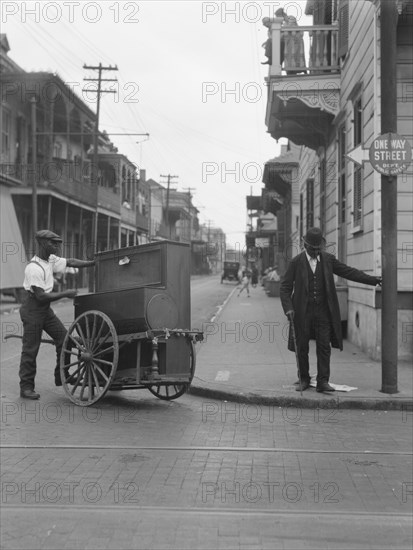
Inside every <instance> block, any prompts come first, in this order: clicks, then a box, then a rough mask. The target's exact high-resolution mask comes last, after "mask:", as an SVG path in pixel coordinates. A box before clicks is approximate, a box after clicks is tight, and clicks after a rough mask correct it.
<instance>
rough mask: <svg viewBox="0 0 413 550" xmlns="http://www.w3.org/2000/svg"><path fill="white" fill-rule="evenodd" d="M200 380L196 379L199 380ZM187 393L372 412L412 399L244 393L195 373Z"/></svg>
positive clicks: (408, 404) (408, 406)
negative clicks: (207, 380) (212, 382)
mask: <svg viewBox="0 0 413 550" xmlns="http://www.w3.org/2000/svg"><path fill="white" fill-rule="evenodd" d="M198 380H199V379H198ZM188 393H190V394H191V395H197V396H199V397H205V398H208V399H217V400H220V401H232V402H234V403H245V404H249V405H263V406H276V407H296V408H302V409H326V410H328V409H358V410H373V411H401V410H405V411H410V410H412V407H413V402H412V400H411V399H409V398H407V397H389V398H387V397H385V398H380V397H379V398H377V399H376V398H374V397H353V396H351V397H350V396H349V397H343V396H337V397H335V396H334V397H330V395H327V394H315V395H314V397H310V396H309V397H306V396H305V394H303V397H301V395H300V393H299V392H295V390H294V393H297V397H296V396H295V395H287V394H285V393H281V392H274V391H268V392H267V391H262V392H259V391H255V392H248V393H246V392H245V391H244V390H242V388H239V387H237V386H231V387H226V388H223V387H222V386H218V385H217V384H211V383H209V382H206V381H203V380H202V381H201V380H199V382H198V381H197V377H196V376H195V377H194V379H193V381H192V384H191V387H190V388H189V391H188Z"/></svg>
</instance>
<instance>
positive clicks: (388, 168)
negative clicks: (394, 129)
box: [344, 133, 412, 176]
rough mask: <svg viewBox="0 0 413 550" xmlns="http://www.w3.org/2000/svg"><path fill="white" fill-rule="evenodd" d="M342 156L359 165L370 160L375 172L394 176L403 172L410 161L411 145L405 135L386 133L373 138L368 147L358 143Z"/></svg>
mask: <svg viewBox="0 0 413 550" xmlns="http://www.w3.org/2000/svg"><path fill="white" fill-rule="evenodd" d="M344 156H345V157H346V158H348V159H349V160H351V161H352V162H355V163H356V164H359V165H360V166H363V162H367V161H370V163H371V165H372V167H373V168H374V170H376V172H380V174H384V175H386V176H396V175H397V174H401V173H402V172H404V171H405V170H406V168H407V167H408V166H409V164H410V163H411V161H412V147H411V145H410V143H409V142H408V141H407V139H406V138H405V137H403V136H400V135H399V134H395V133H387V134H382V135H381V136H378V137H377V138H376V139H374V140H373V143H372V144H371V145H370V147H369V149H364V148H363V147H362V145H359V146H358V147H356V148H355V149H353V150H352V151H349V152H348V153H347V155H344Z"/></svg>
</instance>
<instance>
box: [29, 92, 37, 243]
mask: <svg viewBox="0 0 413 550" xmlns="http://www.w3.org/2000/svg"><path fill="white" fill-rule="evenodd" d="M30 102H31V123H32V175H33V179H32V186H33V187H32V210H33V218H32V220H33V250H34V249H35V247H34V244H35V241H34V237H35V235H36V233H37V229H38V228H37V166H36V165H37V133H36V125H37V117H36V98H35V97H34V96H33V97H32V98H31V100H30Z"/></svg>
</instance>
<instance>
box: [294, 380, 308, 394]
mask: <svg viewBox="0 0 413 550" xmlns="http://www.w3.org/2000/svg"><path fill="white" fill-rule="evenodd" d="M309 387H310V380H302V381H301V388H300V382H298V384H297V387H296V388H295V391H304V390H306V389H308V388H309Z"/></svg>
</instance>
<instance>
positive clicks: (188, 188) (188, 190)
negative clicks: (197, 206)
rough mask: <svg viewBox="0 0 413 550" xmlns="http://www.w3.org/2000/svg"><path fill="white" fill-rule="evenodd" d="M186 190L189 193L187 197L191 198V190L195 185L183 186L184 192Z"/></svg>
mask: <svg viewBox="0 0 413 550" xmlns="http://www.w3.org/2000/svg"><path fill="white" fill-rule="evenodd" d="M185 191H186V192H187V193H188V195H189V198H190V199H192V194H191V191H195V187H184V192H185Z"/></svg>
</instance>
